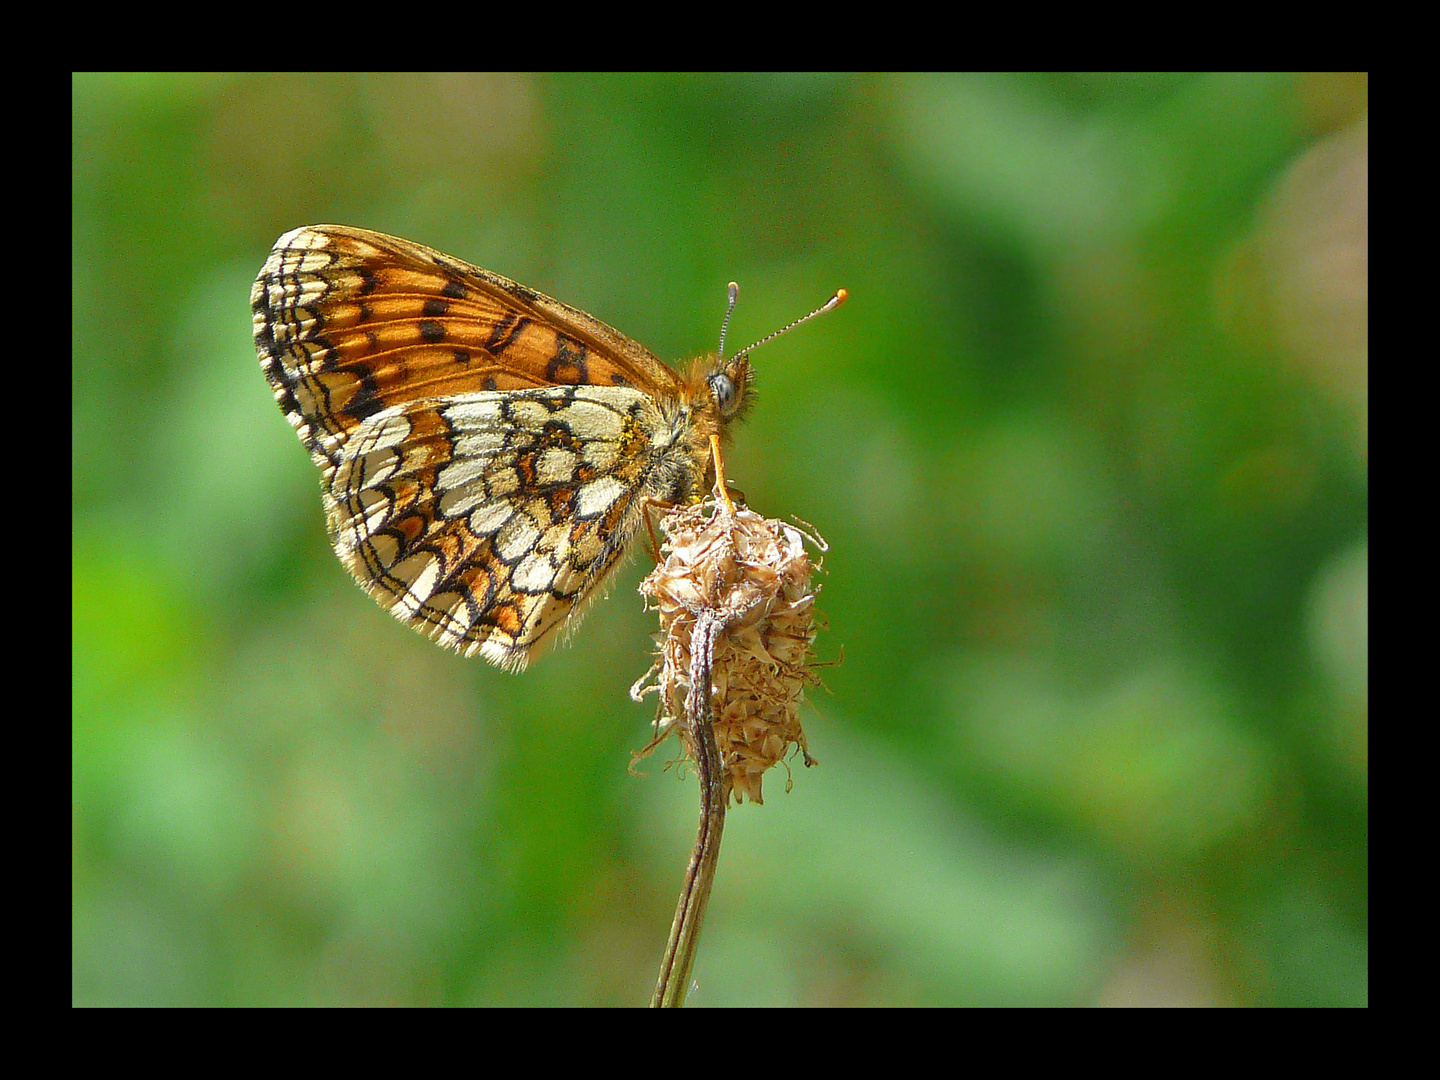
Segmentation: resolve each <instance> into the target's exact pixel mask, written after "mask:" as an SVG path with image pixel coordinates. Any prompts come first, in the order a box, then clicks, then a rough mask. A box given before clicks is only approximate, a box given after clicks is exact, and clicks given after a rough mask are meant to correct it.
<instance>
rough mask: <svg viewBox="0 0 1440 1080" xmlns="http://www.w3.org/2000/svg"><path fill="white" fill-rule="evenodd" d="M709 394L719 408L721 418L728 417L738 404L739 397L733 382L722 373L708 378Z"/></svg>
mask: <svg viewBox="0 0 1440 1080" xmlns="http://www.w3.org/2000/svg"><path fill="white" fill-rule="evenodd" d="M710 393H711V394H713V395H714V397H715V404H716V405H718V406H720V415H721V416H729V415H730V414H731V413H733V412H734V411H735V406H736V405H738V404H739V403H740V395H739V394H737V393H736V392H735V380H734V379H732V378H730V376H729V375H726V374H725V373H724V372H723V371H722V372H720V373H719V374H717V375H711V376H710Z"/></svg>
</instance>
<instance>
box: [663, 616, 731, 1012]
mask: <svg viewBox="0 0 1440 1080" xmlns="http://www.w3.org/2000/svg"><path fill="white" fill-rule="evenodd" d="M725 623H726V619H725V617H724V616H723V615H721V614H720V613H719V612H716V611H713V610H709V609H706V610H702V611H701V612H699V614H698V615H697V616H696V620H695V629H694V632H693V637H692V638H691V641H692V647H691V653H690V687H689V691H688V692H687V694H686V696H685V718H686V723H687V724H688V725H689V727H690V738H691V743H692V745H693V746H694V748H695V769H696V772H697V773H698V774H699V779H700V829H699V832H698V833H697V835H696V837H695V849H694V851H692V852H691V854H690V865H689V866H688V867H687V868H686V870H685V884H684V886H683V887H682V888H681V890H680V901H679V903H678V904H676V906H675V919H674V921H673V922H672V923H671V924H670V940H669V941H668V942H667V943H666V945H665V956H664V958H663V959H662V960H661V961H660V977H659V979H658V981H657V982H656V984H655V996H654V997H652V998H651V999H650V1006H651V1008H661V1009H678V1008H680V1007H681V1006H683V1005H684V1004H685V995H686V993H687V992H688V991H689V988H690V972H691V970H692V969H693V968H694V966H695V954H696V951H697V950H698V948H699V945H700V930H701V927H703V926H704V924H705V909H706V907H708V906H709V903H710V891H711V889H712V888H713V886H714V884H715V867H716V865H717V863H718V862H719V860H720V838H721V836H722V835H723V834H724V832H725V803H726V801H727V793H726V791H725V778H724V774H723V773H722V772H721V769H720V751H719V749H718V748H717V747H716V745H715V728H714V714H713V712H712V709H711V702H710V692H711V691H710V685H711V671H712V669H713V667H714V662H715V643H716V642H717V641H718V640H719V638H720V634H721V632H722V631H723V630H724V629H725Z"/></svg>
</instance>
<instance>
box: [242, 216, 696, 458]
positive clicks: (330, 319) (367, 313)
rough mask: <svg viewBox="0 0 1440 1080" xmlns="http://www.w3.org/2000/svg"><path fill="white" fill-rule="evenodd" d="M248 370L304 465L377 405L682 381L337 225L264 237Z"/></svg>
mask: <svg viewBox="0 0 1440 1080" xmlns="http://www.w3.org/2000/svg"><path fill="white" fill-rule="evenodd" d="M250 299H251V309H252V312H253V314H254V322H255V342H256V346H257V348H258V349H259V351H260V354H261V366H262V368H263V369H264V371H265V376H266V378H267V379H268V380H269V381H270V385H271V387H272V388H273V389H274V391H275V397H276V399H277V400H278V401H279V403H280V407H281V409H282V410H283V411H284V412H285V415H286V416H287V418H289V420H290V423H291V425H292V426H294V427H295V429H296V431H297V432H298V433H299V435H300V438H301V440H302V441H303V442H304V443H305V445H306V447H307V448H308V449H309V450H310V451H311V453H312V454H314V455H315V457H316V459H317V461H320V460H321V459H329V460H330V461H331V462H332V463H333V462H334V460H335V457H334V454H335V451H336V449H337V448H338V446H339V445H340V444H342V443H343V441H344V439H345V437H346V435H347V433H348V432H350V431H352V430H353V429H354V428H355V426H356V425H357V424H359V423H360V422H361V421H362V420H364V419H365V418H366V417H367V416H370V415H373V414H374V413H376V412H378V411H379V410H380V409H382V408H385V407H387V406H390V405H396V404H400V403H403V402H407V401H417V400H422V399H425V398H445V397H453V396H454V395H456V394H464V393H472V392H474V391H477V390H520V389H525V388H529V387H539V386H557V385H593V386H634V387H637V388H639V389H641V390H643V391H644V392H646V393H649V394H652V395H656V396H661V397H671V398H673V397H675V396H676V395H678V394H679V393H680V391H681V388H682V385H683V384H682V380H681V378H680V376H679V375H677V374H676V372H675V371H673V370H672V369H671V368H670V367H668V366H667V365H666V364H664V363H663V362H662V361H661V360H660V359H659V358H658V357H657V356H655V355H654V354H653V353H652V352H650V350H648V349H646V348H645V347H644V346H643V345H641V344H639V343H638V342H636V341H634V340H633V339H631V338H629V337H627V336H626V335H624V334H622V333H620V332H619V331H618V330H616V329H614V328H613V327H610V326H607V325H605V324H604V323H603V322H601V321H600V320H599V319H596V318H594V317H593V316H591V315H588V314H586V313H585V312H583V311H580V310H579V309H577V308H573V307H571V306H570V305H568V304H563V303H561V302H560V301H559V300H554V299H551V298H550V297H548V296H545V295H544V294H543V293H538V292H536V291H535V290H533V289H529V288H526V287H525V286H524V285H520V284H518V283H516V282H514V281H511V280H509V279H508V278H504V277H501V276H500V275H499V274H492V273H491V272H490V271H488V270H482V269H481V268H480V267H478V266H471V265H470V264H469V263H466V262H462V261H461V260H459V259H455V258H452V257H451V256H449V255H444V254H442V253H441V252H438V251H435V250H432V249H431V248H428V247H425V246H423V245H421V244H415V243H411V242H410V241H408V240H401V239H399V238H398V237H394V236H386V235H384V234H383V233H376V232H369V231H367V230H365V229H353V228H348V227H346V226H343V225H311V226H307V227H305V228H300V229H295V230H292V231H291V232H288V233H286V234H285V235H284V236H282V237H281V238H280V239H279V240H278V241H276V244H275V247H274V249H273V250H272V251H271V253H270V258H269V259H268V260H266V263H265V266H264V267H263V268H262V269H261V271H260V275H259V277H258V278H257V279H256V281H255V285H254V288H253V289H252V290H251V294H250Z"/></svg>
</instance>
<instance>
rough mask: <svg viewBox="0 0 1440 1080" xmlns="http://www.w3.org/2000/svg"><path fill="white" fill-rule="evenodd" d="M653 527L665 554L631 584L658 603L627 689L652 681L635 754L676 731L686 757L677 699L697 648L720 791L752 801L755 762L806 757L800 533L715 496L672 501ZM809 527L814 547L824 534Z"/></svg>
mask: <svg viewBox="0 0 1440 1080" xmlns="http://www.w3.org/2000/svg"><path fill="white" fill-rule="evenodd" d="M660 527H661V529H662V530H663V531H664V534H665V542H664V544H663V546H662V548H661V552H662V555H663V556H664V561H663V562H662V563H661V564H660V565H658V566H657V567H656V568H655V569H654V571H652V572H651V574H650V576H649V577H647V578H646V579H645V580H644V581H643V582H642V583H641V585H640V592H641V593H642V594H643V595H644V596H645V597H647V599H648V600H650V601H651V602H652V603H653V604H654V606H655V607H656V608H657V609H658V610H659V612H660V627H661V631H662V632H661V634H660V635H659V636H658V637H657V641H658V642H659V645H660V648H659V655H658V659H657V661H656V663H655V665H654V666H652V667H651V669H650V671H648V672H647V673H646V674H645V676H644V677H642V678H641V679H640V681H639V682H637V683H636V684H635V686H634V687H633V688H632V689H631V691H630V693H631V696H632V697H633V698H635V700H637V701H639V700H640V699H641V698H642V697H643V696H644V695H645V694H648V693H656V694H658V695H659V698H660V706H659V709H658V710H657V715H656V719H655V737H654V738H653V739H652V740H651V741H650V743H649V745H647V746H646V747H645V748H644V749H643V750H641V751H639V752H638V753H637V754H636V757H637V759H638V758H641V757H645V756H647V755H649V754H650V753H651V752H652V751H654V749H655V748H656V747H657V746H659V744H660V743H661V742H663V741H664V740H665V739H666V738H667V737H668V736H669V735H671V734H672V733H675V732H679V734H680V738H681V740H682V742H683V744H684V747H685V756H686V757H688V758H690V759H691V760H694V757H695V753H696V750H695V747H694V745H693V743H692V740H691V737H690V731H689V725H688V722H687V719H686V703H687V700H691V681H692V672H693V671H696V670H703V669H704V667H705V666H706V664H705V663H703V662H702V663H701V664H700V665H698V667H697V664H696V660H697V658H698V659H702V660H708V661H709V667H710V669H711V683H710V704H711V708H710V714H711V715H712V716H713V722H714V730H715V742H716V746H717V747H718V749H719V751H720V761H721V768H722V771H723V774H724V780H725V785H726V792H727V795H730V796H733V797H734V799H735V801H737V802H744V801H745V800H746V799H750V800H751V801H752V802H757V803H758V802H763V801H764V799H763V798H762V797H761V781H762V778H763V777H764V774H765V772H766V771H767V770H768V769H770V767H771V766H773V765H775V764H776V763H777V762H779V761H781V760H783V759H784V758H785V756H786V754H787V753H788V752H790V748H791V747H792V746H797V747H799V749H800V752H801V754H803V755H804V758H805V764H806V765H813V764H815V761H814V759H813V758H812V757H811V756H810V754H809V751H808V750H807V749H806V746H805V732H804V731H803V730H802V729H801V726H800V703H801V702H802V701H803V700H804V698H805V687H806V686H807V685H808V684H811V683H815V682H818V681H819V679H818V677H817V676H816V675H815V673H814V670H813V668H812V666H811V664H810V647H811V645H812V644H813V643H814V641H815V590H813V589H812V587H811V584H810V572H811V563H810V559H809V557H808V556H807V555H806V552H805V540H806V534H804V533H802V532H801V531H800V530H799V529H797V528H795V527H794V526H793V525H786V524H784V523H783V522H779V521H774V520H767V519H766V518H762V517H761V516H760V515H759V514H756V513H754V512H753V511H751V510H748V509H746V508H744V507H741V508H739V509H736V510H734V511H733V512H732V511H731V508H729V507H727V506H725V505H724V503H717V502H715V501H714V500H707V501H706V502H704V503H700V504H697V505H695V506H688V507H680V508H677V509H675V510H672V511H670V512H669V513H667V514H666V515H665V516H664V517H663V518H662V519H661V520H660ZM811 539H812V540H814V542H815V543H816V545H817V546H818V547H819V548H820V549H821V550H822V551H823V550H824V543H823V541H820V540H819V539H817V538H813V537H812V538H811ZM707 640H708V641H709V646H708V647H707V645H706V642H707ZM697 651H698V652H699V654H700V656H699V657H697ZM651 676H655V679H654V681H653V682H650V681H648V680H650V679H651Z"/></svg>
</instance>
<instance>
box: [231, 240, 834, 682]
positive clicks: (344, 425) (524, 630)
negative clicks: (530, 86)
mask: <svg viewBox="0 0 1440 1080" xmlns="http://www.w3.org/2000/svg"><path fill="white" fill-rule="evenodd" d="M735 289H736V287H735V286H734V285H733V284H732V285H731V287H730V290H731V291H730V307H731V309H732V310H733V308H734V303H735V295H736V293H735ZM845 295H846V294H845V290H843V289H841V290H839V291H838V292H837V293H836V294H835V296H834V297H832V298H831V300H830V301H829V303H827V304H826V305H823V306H822V307H821V308H818V309H816V310H815V311H813V312H811V313H810V315H807V316H805V319H798V320H796V321H795V322H794V323H791V324H790V326H787V327H786V328H785V330H789V329H791V328H793V327H794V326H798V325H799V324H800V323H801V322H804V321H805V320H806V319H809V318H811V317H813V316H814V315H818V314H820V313H822V312H824V311H828V310H830V309H831V308H833V307H835V306H836V305H837V304H839V303H840V302H841V301H842V300H844V299H845ZM250 304H251V311H252V314H253V318H254V334H255V348H256V352H257V353H258V355H259V358H260V367H261V369H262V370H263V371H264V373H265V378H266V379H267V380H268V381H269V383H270V386H271V388H272V390H273V391H274V393H275V400H276V401H277V402H278V403H279V405H280V409H281V411H282V412H283V413H284V414H285V417H286V419H287V420H289V422H290V425H291V426H292V427H293V428H294V429H295V432H296V434H298V435H299V436H300V441H301V442H302V443H303V444H304V445H305V448H306V449H307V450H308V451H309V452H310V456H311V457H312V459H313V460H314V461H315V464H316V465H318V466H319V468H320V473H321V480H320V486H321V494H322V498H323V501H324V505H325V515H326V521H327V526H328V530H329V534H330V540H331V543H332V544H333V546H334V548H335V553H336V555H337V556H339V558H340V561H341V563H343V564H344V566H345V568H346V569H347V570H349V571H350V573H351V575H352V576H353V577H354V578H355V580H356V581H357V582H359V584H360V585H361V587H363V588H364V589H365V591H366V592H368V593H369V594H370V595H371V596H373V597H374V598H375V599H376V600H377V601H379V603H380V604H381V606H383V607H385V608H387V609H388V610H389V611H390V612H391V614H393V615H395V616H396V617H397V618H399V619H400V620H401V621H403V622H405V623H407V624H409V625H410V626H412V627H414V628H415V629H417V630H419V631H420V632H422V633H424V634H427V635H428V636H430V637H431V638H433V639H434V640H436V641H438V642H440V643H441V644H443V645H446V646H448V647H450V648H453V649H457V650H459V651H460V652H461V653H463V654H465V655H467V656H472V655H474V654H476V653H479V654H480V655H481V656H482V657H484V658H485V659H486V660H489V661H491V662H492V663H495V664H498V665H499V666H501V667H504V668H508V669H510V670H513V671H520V670H523V669H524V668H525V666H526V665H527V664H528V663H529V662H530V661H531V660H532V659H534V657H535V656H536V655H537V654H538V653H539V652H540V651H541V650H543V649H544V648H545V646H546V645H547V644H549V643H550V642H552V641H553V640H554V639H555V638H556V637H557V636H558V633H559V632H560V631H561V630H562V629H565V628H567V627H569V628H573V627H574V625H576V624H577V623H578V620H579V616H580V615H581V613H582V612H583V609H584V607H585V604H586V601H587V600H589V599H590V598H591V597H593V596H594V595H595V594H596V591H597V589H598V588H599V586H600V585H601V584H602V583H603V582H604V581H605V579H606V577H607V576H608V575H609V574H610V572H611V571H612V570H614V569H615V568H616V567H617V566H618V565H619V564H620V562H621V560H622V557H623V556H624V555H625V553H626V552H627V550H628V549H629V547H630V545H631V543H632V541H633V540H634V539H635V537H636V536H637V534H638V533H639V532H640V531H641V530H642V529H644V528H645V524H646V519H645V514H646V512H647V509H648V508H649V507H652V506H655V505H657V504H658V505H688V504H693V503H694V502H697V501H699V500H700V499H701V498H702V497H703V495H704V493H705V492H706V491H707V490H708V488H709V484H710V481H711V479H712V477H713V476H714V469H715V462H714V460H713V459H712V442H714V444H715V446H716V447H717V448H718V439H720V438H721V437H723V436H725V434H726V432H727V429H728V427H729V425H731V424H733V423H735V422H736V421H738V420H739V419H740V418H741V417H742V416H743V415H744V413H745V409H746V406H747V405H748V404H749V401H750V397H749V393H748V392H749V389H750V383H751V367H750V361H749V358H748V354H749V352H750V351H751V350H752V349H754V348H755V347H756V345H760V344H763V342H764V341H768V340H770V339H771V338H773V337H776V336H778V333H784V332H785V330H781V331H778V332H777V334H772V335H770V337H769V338H765V339H762V341H760V342H756V344H755V345H752V346H750V347H749V348H747V349H744V350H741V351H740V352H738V353H736V354H734V355H733V356H731V357H728V358H727V357H725V356H724V331H723V328H722V332H721V351H720V353H719V354H717V355H715V356H712V357H708V358H705V357H702V358H700V359H698V360H696V361H694V362H693V364H692V365H691V366H690V369H689V370H688V371H687V372H684V373H682V372H679V371H676V370H675V369H673V368H671V367H669V366H668V365H666V364H665V363H663V362H662V361H661V360H660V359H659V358H658V357H656V356H655V355H654V354H653V353H651V352H650V351H649V350H648V349H646V348H645V347H644V346H643V345H640V344H639V343H638V342H636V341H633V340H632V339H630V338H629V337H626V336H625V335H624V334H622V333H620V332H619V331H618V330H615V329H613V328H612V327H609V326H607V325H605V324H604V323H603V322H601V321H600V320H598V319H596V318H594V317H593V316H591V315H588V314H586V313H585V312H583V311H580V310H578V309H576V308H573V307H571V306H569V305H568V304H564V303H561V302H560V301H558V300H553V299H551V298H550V297H548V296H545V295H543V294H541V293H538V292H536V291H535V290H533V289H529V288H526V287H525V286H524V285H520V284H517V283H516V282H514V281H511V280H509V279H508V278H504V277H501V276H500V275H499V274H494V273H491V272H490V271H488V270H482V269H480V268H479V267H477V266H471V265H470V264H468V263H465V262H462V261H461V260H459V259H455V258H452V257H450V256H448V255H444V254H441V253H440V252H438V251H434V250H431V249H430V248H427V247H423V246H422V245H420V244H415V243H411V242H410V241H408V240H401V239H398V238H396V237H393V236H386V235H384V234H382V233H376V232H370V231H368V230H365V229H356V228H348V227H345V226H340V225H311V226H306V227H304V228H299V229H294V230H292V231H290V232H287V233H286V234H285V235H283V236H281V237H280V239H279V240H277V241H276V243H275V246H274V248H273V249H272V250H271V252H270V256H269V258H267V259H266V260H265V265H264V266H263V267H261V269H260V273H259V275H258V276H257V277H256V279H255V284H254V287H253V288H252V289H251V292H250ZM728 322H729V312H727V314H726V325H728ZM715 452H717V453H718V449H717V451H715Z"/></svg>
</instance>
